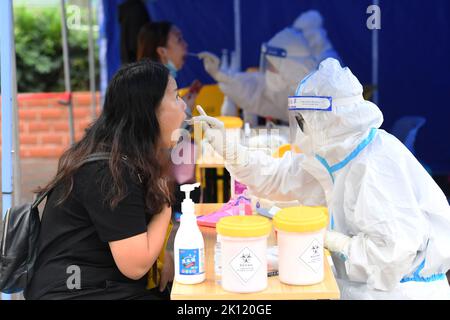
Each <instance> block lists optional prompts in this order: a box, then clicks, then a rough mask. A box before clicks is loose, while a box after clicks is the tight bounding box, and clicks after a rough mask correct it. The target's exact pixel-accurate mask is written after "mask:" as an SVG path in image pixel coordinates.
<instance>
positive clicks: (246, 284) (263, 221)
mask: <svg viewBox="0 0 450 320" xmlns="http://www.w3.org/2000/svg"><path fill="white" fill-rule="evenodd" d="M216 228H217V233H218V234H219V238H220V244H221V257H220V260H221V261H220V264H221V266H222V281H221V284H222V288H223V289H224V290H226V291H230V292H236V293H248V292H258V291H262V290H264V289H265V288H266V287H267V256H266V251H267V238H268V237H269V235H270V232H271V230H272V224H271V222H270V220H269V219H267V218H264V217H261V216H231V217H224V218H222V219H220V220H219V222H218V223H217V226H216Z"/></svg>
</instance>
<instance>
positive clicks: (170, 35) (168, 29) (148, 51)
mask: <svg viewBox="0 0 450 320" xmlns="http://www.w3.org/2000/svg"><path fill="white" fill-rule="evenodd" d="M187 50H188V45H187V43H186V41H185V40H184V38H183V34H182V33H181V31H180V29H178V28H177V27H176V26H175V25H173V24H172V23H170V22H167V21H160V22H148V23H146V24H145V25H143V26H142V28H141V30H140V31H139V35H138V44H137V60H138V61H139V60H142V59H151V60H153V61H158V62H161V63H163V64H164V65H165V66H166V67H167V69H169V71H170V74H171V75H172V77H174V78H176V76H177V72H178V71H179V70H180V69H181V68H183V66H184V63H185V60H186V56H187V52H188V51H187ZM201 87H202V84H201V82H200V81H198V80H194V81H193V82H192V84H191V86H190V87H189V91H188V93H187V94H186V95H184V96H183V97H182V99H183V100H184V101H185V102H186V105H187V108H186V117H187V118H191V117H192V108H193V106H194V103H195V99H196V97H197V95H198V93H199V91H200V89H201ZM182 128H183V129H185V130H192V127H190V126H188V125H187V124H183V126H182ZM189 144H190V143H189V142H188V141H182V143H180V145H179V149H181V150H190V151H191V155H192V157H194V155H195V149H194V146H195V145H194V143H191V144H190V145H189ZM194 162H195V159H194V158H193V159H192V163H189V164H177V165H175V164H173V167H172V173H173V176H174V179H175V181H176V186H175V202H174V203H173V206H172V207H173V210H174V212H180V211H181V201H182V200H183V199H184V193H183V192H181V191H180V185H182V184H184V183H194V182H195V164H194ZM191 199H192V200H193V201H194V202H199V200H200V189H195V190H194V191H192V192H191Z"/></svg>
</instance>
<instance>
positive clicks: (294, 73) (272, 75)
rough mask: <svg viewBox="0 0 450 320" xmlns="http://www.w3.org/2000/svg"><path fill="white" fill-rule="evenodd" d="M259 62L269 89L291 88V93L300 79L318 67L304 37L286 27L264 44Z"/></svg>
mask: <svg viewBox="0 0 450 320" xmlns="http://www.w3.org/2000/svg"><path fill="white" fill-rule="evenodd" d="M259 64H260V65H259V67H260V70H261V72H262V73H263V74H264V75H265V79H266V85H267V87H268V89H269V90H271V91H275V92H278V91H282V90H286V89H289V91H290V94H293V93H294V91H295V88H296V86H297V84H298V82H299V80H300V79H302V78H303V77H304V76H305V75H306V74H308V73H309V72H311V70H313V69H315V67H316V63H315V60H314V58H313V57H312V55H311V53H310V51H309V49H308V47H307V44H306V42H305V40H304V38H303V37H302V36H301V34H299V33H298V32H296V31H294V30H292V29H285V30H283V31H282V32H280V33H278V34H277V35H276V36H275V37H274V38H273V39H272V40H270V41H269V42H268V43H263V44H262V46H261V55H260V63H259Z"/></svg>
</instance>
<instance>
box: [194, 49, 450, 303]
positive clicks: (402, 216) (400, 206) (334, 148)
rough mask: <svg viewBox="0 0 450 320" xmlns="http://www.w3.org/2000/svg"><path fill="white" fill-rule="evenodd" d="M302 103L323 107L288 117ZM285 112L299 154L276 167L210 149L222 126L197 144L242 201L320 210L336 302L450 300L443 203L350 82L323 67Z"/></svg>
mask: <svg viewBox="0 0 450 320" xmlns="http://www.w3.org/2000/svg"><path fill="white" fill-rule="evenodd" d="M308 96H310V97H313V98H314V97H327V98H329V101H330V104H329V106H330V107H329V108H327V107H328V105H325V107H323V105H322V106H320V108H303V109H302V108H297V107H296V106H297V104H298V101H300V100H302V99H303V98H306V97H308ZM296 99H297V100H298V101H296ZM306 99H308V98H306ZM314 103H315V102H314V101H313V102H312V103H311V105H314ZM319 105H320V104H317V106H319ZM289 112H291V113H292V115H293V116H294V118H295V119H296V120H297V121H298V122H299V123H300V122H301V127H302V130H299V132H298V134H297V135H296V139H297V142H298V144H299V147H300V148H301V150H302V151H303V153H302V154H292V153H290V152H288V153H286V154H285V155H284V157H283V158H281V159H274V158H273V159H272V158H270V157H269V156H267V155H265V154H263V153H262V152H257V151H256V152H250V151H248V149H247V148H245V147H243V146H241V145H235V144H233V143H225V144H224V145H223V144H219V143H218V142H219V141H220V139H215V137H216V135H215V134H216V133H217V132H218V131H221V130H222V129H221V128H222V125H221V124H220V123H218V121H215V120H214V119H213V120H211V119H210V117H204V116H203V117H199V118H198V119H196V120H200V121H206V122H203V127H204V129H206V130H207V131H206V133H205V135H206V137H207V138H208V139H209V141H210V143H211V144H212V146H213V147H214V148H215V149H216V151H218V152H219V153H221V154H222V155H223V156H224V158H225V159H226V167H227V169H228V170H229V171H230V173H231V174H232V175H233V176H234V177H235V178H236V179H237V180H239V181H240V182H242V183H244V184H246V185H247V186H248V187H249V189H250V191H251V192H252V193H254V194H256V195H257V196H259V197H262V198H268V199H272V200H280V201H286V200H298V201H299V202H300V203H302V204H305V205H326V206H327V207H328V210H329V214H330V218H331V219H330V220H331V223H330V226H329V230H328V231H327V234H326V239H325V246H326V247H327V248H328V249H329V250H330V251H331V252H332V257H333V261H334V265H335V267H336V271H337V275H336V276H337V280H338V283H339V286H340V289H341V297H342V298H344V299H450V288H449V285H448V282H447V279H446V276H445V273H446V272H447V270H448V269H449V268H450V249H449V248H450V207H449V204H448V202H447V199H446V197H445V195H444V194H443V192H442V190H440V188H439V187H438V186H437V184H436V183H435V182H434V180H433V179H432V178H431V177H430V175H429V174H428V173H427V171H426V170H425V169H424V168H423V167H422V165H421V164H420V163H419V162H418V161H417V159H416V158H415V157H414V156H413V155H412V154H411V152H409V150H408V149H407V148H406V147H405V146H404V145H403V144H402V143H401V142H400V141H399V140H397V139H396V138H395V137H394V136H392V135H390V134H389V133H387V132H386V131H384V130H381V129H379V127H380V126H381V124H382V122H383V116H382V113H381V111H380V110H379V109H378V107H377V106H376V105H375V104H373V103H371V102H369V101H365V100H364V99H363V97H362V86H361V84H360V82H359V81H358V79H357V78H356V77H355V76H354V75H353V74H352V73H351V71H350V70H349V69H348V68H342V67H341V66H340V64H339V62H338V61H337V60H335V59H331V58H329V59H326V60H324V61H323V62H322V63H321V64H320V66H319V68H318V70H317V71H315V72H314V73H312V74H310V75H309V76H308V77H306V78H305V79H304V80H303V81H302V82H301V84H300V86H299V88H298V89H297V91H296V97H291V98H290V111H289ZM291 125H292V124H291ZM214 129H215V130H214ZM217 129H219V130H217Z"/></svg>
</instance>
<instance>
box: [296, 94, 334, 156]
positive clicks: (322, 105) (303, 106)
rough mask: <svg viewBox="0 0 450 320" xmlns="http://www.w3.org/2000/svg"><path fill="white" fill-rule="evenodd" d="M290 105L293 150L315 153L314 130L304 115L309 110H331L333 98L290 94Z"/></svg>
mask: <svg viewBox="0 0 450 320" xmlns="http://www.w3.org/2000/svg"><path fill="white" fill-rule="evenodd" d="M288 107H289V130H290V132H289V136H290V144H291V149H292V152H296V153H298V152H302V153H304V154H313V153H314V145H313V132H312V130H311V127H310V125H309V124H308V122H307V121H305V118H304V116H305V115H306V114H307V113H309V112H331V111H332V98H331V97H328V96H323V97H320V96H290V97H289V98H288Z"/></svg>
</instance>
